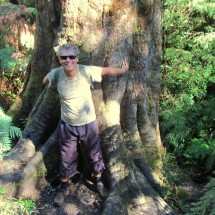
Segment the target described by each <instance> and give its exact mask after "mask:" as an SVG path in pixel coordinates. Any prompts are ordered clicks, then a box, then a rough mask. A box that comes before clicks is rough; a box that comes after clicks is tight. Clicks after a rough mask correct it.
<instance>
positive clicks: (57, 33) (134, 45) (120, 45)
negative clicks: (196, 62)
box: [0, 0, 174, 215]
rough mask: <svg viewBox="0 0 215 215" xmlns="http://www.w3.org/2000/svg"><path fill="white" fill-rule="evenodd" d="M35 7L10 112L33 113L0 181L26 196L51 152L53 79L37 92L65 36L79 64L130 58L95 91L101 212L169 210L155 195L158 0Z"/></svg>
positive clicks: (55, 115) (55, 104) (64, 0)
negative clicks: (15, 105) (27, 71)
mask: <svg viewBox="0 0 215 215" xmlns="http://www.w3.org/2000/svg"><path fill="white" fill-rule="evenodd" d="M36 6H37V10H38V16H37V31H36V43H35V50H34V52H33V55H32V60H31V76H30V80H29V84H28V86H27V88H26V91H25V92H24V94H23V99H22V102H23V103H22V107H21V109H20V111H19V112H18V113H17V114H16V116H18V117H20V116H22V118H23V117H26V116H27V115H28V114H29V111H30V110H31V113H30V115H29V117H28V123H27V125H26V127H25V130H24V137H23V138H21V139H20V140H19V142H18V143H17V145H16V146H15V147H14V149H13V150H12V151H11V152H10V154H9V155H8V157H7V158H5V160H4V163H3V167H2V174H1V178H0V182H1V184H5V183H7V184H8V182H10V185H8V189H9V188H10V191H11V190H12V189H13V195H24V196H27V195H28V194H29V193H28V192H29V190H28V191H26V189H25V188H26V186H29V185H30V184H31V185H35V189H36V183H38V181H39V179H38V178H39V177H37V179H38V181H36V180H35V177H32V175H34V173H35V172H38V166H40V167H41V166H43V167H44V163H45V162H46V161H45V160H46V158H47V159H48V157H49V156H50V155H51V156H53V155H52V154H51V153H50V151H51V150H52V149H53V147H55V146H56V145H57V144H58V129H57V125H58V122H59V98H58V96H57V93H56V86H51V87H46V88H45V89H44V90H43V92H42V93H41V95H40V96H39V98H38V99H37V101H36V98H37V97H38V95H39V92H40V91H41V87H42V77H43V76H44V75H45V74H46V73H47V72H48V71H49V70H50V68H51V67H52V66H56V65H57V62H56V58H55V55H54V49H55V48H57V47H58V46H59V45H60V44H62V43H66V42H70V43H72V44H74V45H76V46H78V47H79V49H80V52H81V55H80V61H79V62H80V63H83V64H92V65H98V66H112V67H120V66H121V63H122V62H123V61H127V62H128V63H129V65H130V70H129V72H128V73H127V74H125V75H122V76H114V77H111V76H109V77H104V78H103V81H102V84H98V83H96V84H95V87H94V90H93V99H94V103H95V107H96V113H97V118H98V121H99V127H100V132H101V139H102V142H101V145H102V151H103V154H104V158H105V163H106V167H107V168H106V172H107V174H106V180H107V183H108V187H109V195H108V197H107V199H106V200H105V203H104V210H103V214H114V215H115V214H116V215H119V214H137V213H140V214H161V213H163V214H174V212H173V210H172V209H171V208H170V207H169V206H168V205H167V204H166V202H165V201H164V200H163V199H162V198H161V197H160V196H159V194H161V193H162V189H161V186H160V185H159V183H158V182H157V180H156V179H155V169H154V164H155V163H156V161H157V160H158V159H160V158H161V156H162V154H163V147H162V144H161V141H160V135H159V128H158V103H159V93H160V91H159V90H160V79H159V77H160V63H161V62H160V57H161V2H160V1H159V0H154V1H153V0H147V1H141V0H137V1H132V0H124V1H119V0H107V1H99V0H90V1H89V0H88V1H85V0H82V1H75V0H74V1H72V0H70V1H69V0H61V1H56V0H51V1H47V0H41V1H36ZM35 101H36V103H35ZM32 107H33V109H32ZM47 152H49V153H47ZM43 158H45V159H43ZM52 168H53V167H52ZM52 170H53V169H52ZM31 192H33V191H32V190H31ZM29 195H30V194H29Z"/></svg>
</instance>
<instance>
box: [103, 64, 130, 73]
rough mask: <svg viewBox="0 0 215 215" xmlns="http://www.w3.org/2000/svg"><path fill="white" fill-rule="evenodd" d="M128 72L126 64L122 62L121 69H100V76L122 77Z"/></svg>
mask: <svg viewBox="0 0 215 215" xmlns="http://www.w3.org/2000/svg"><path fill="white" fill-rule="evenodd" d="M127 71H128V64H127V63H125V62H123V63H122V68H114V67H102V75H122V74H124V73H125V72H127Z"/></svg>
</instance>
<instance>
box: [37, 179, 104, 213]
mask: <svg viewBox="0 0 215 215" xmlns="http://www.w3.org/2000/svg"><path fill="white" fill-rule="evenodd" d="M69 191H70V192H69V195H68V196H67V197H66V199H65V201H64V204H63V205H62V206H61V207H54V206H53V205H52V202H53V200H54V197H55V196H56V193H57V188H52V187H51V186H48V187H46V188H45V189H44V190H42V191H41V193H40V198H39V200H38V202H37V210H38V212H37V214H41V215H100V214H101V211H102V205H103V199H102V198H101V196H100V195H99V193H98V192H96V190H95V189H94V187H93V186H92V185H90V184H86V183H84V184H73V183H71V185H70V187H69Z"/></svg>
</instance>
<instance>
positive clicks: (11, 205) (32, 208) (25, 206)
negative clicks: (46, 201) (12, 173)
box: [0, 187, 36, 215]
mask: <svg viewBox="0 0 215 215" xmlns="http://www.w3.org/2000/svg"><path fill="white" fill-rule="evenodd" d="M4 194H5V190H4V188H2V187H0V214H2V215H17V214H26V215H30V214H33V213H36V201H35V200H34V199H28V200H26V199H24V198H22V197H20V198H19V199H14V198H6V197H5V195H4Z"/></svg>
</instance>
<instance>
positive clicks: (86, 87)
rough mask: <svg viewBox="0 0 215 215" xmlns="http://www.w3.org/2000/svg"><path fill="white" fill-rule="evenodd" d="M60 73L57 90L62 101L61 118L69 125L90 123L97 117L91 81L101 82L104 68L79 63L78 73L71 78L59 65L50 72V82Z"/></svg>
mask: <svg viewBox="0 0 215 215" xmlns="http://www.w3.org/2000/svg"><path fill="white" fill-rule="evenodd" d="M55 72H59V74H58V82H57V90H58V93H59V95H60V102H61V119H62V120H63V121H65V122H66V123H68V124H69V125H73V126H79V125H84V124H88V123H90V122H92V121H94V120H95V119H96V114H95V108H94V104H93V100H92V94H91V89H90V85H91V81H96V82H101V80H102V76H101V73H102V69H101V67H96V66H85V65H81V64H77V74H76V76H75V77H74V78H72V79H69V78H68V77H67V76H66V75H65V73H64V70H63V67H59V68H56V69H53V70H51V71H50V72H49V73H48V79H49V83H51V81H52V80H53V79H54V77H56V76H55V75H54V74H55Z"/></svg>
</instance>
